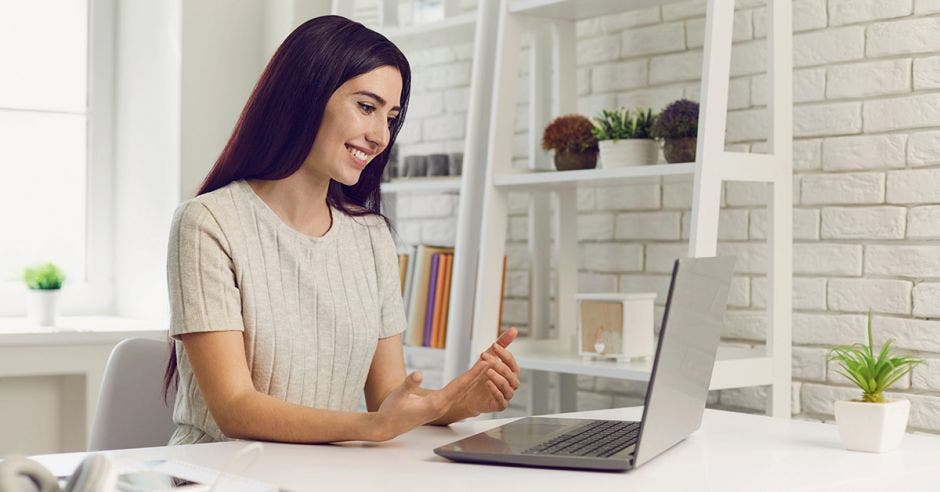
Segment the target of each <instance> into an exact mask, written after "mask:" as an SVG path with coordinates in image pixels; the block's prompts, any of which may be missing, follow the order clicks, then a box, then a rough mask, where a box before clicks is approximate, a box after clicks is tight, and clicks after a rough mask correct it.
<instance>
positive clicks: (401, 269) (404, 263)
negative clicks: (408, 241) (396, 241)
mask: <svg viewBox="0 0 940 492" xmlns="http://www.w3.org/2000/svg"><path fill="white" fill-rule="evenodd" d="M408 260H409V257H408V254H407V253H399V254H398V276H399V279H398V280H399V282H398V284H399V285H400V286H401V296H402V298H404V297H405V280H406V279H407V278H408V263H409V261H408Z"/></svg>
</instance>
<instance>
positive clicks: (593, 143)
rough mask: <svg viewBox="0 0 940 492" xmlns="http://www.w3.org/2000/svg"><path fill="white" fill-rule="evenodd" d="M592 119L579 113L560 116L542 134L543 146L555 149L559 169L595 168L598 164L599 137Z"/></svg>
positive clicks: (556, 166)
mask: <svg viewBox="0 0 940 492" xmlns="http://www.w3.org/2000/svg"><path fill="white" fill-rule="evenodd" d="M593 128H594V125H593V124H591V120H589V119H587V118H585V117H584V116H581V115H578V114H569V115H565V116H559V117H558V118H555V119H554V120H552V122H551V123H549V125H548V126H547V127H545V132H544V133H543V134H542V148H543V149H545V150H554V151H555V168H557V169H558V170H559V171H569V170H574V169H594V167H596V166H597V138H596V137H595V136H594V133H592V131H591V130H593Z"/></svg>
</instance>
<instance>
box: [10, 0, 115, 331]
mask: <svg viewBox="0 0 940 492" xmlns="http://www.w3.org/2000/svg"><path fill="white" fill-rule="evenodd" d="M112 12H113V5H111V4H110V1H107V2H99V1H96V0H89V1H87V2H82V1H74V0H41V1H28V2H21V1H13V0H0V72H2V74H3V75H2V76H0V168H2V170H3V174H2V176H3V177H4V181H5V183H4V186H3V192H2V193H0V231H2V232H0V315H19V314H22V313H23V312H24V311H25V307H24V302H23V296H22V295H21V293H22V291H23V289H24V287H23V286H22V284H21V282H20V281H19V277H20V274H21V272H22V270H23V268H24V267H25V266H27V265H29V264H33V263H37V262H43V261H54V262H56V263H57V264H58V265H59V266H60V267H62V269H63V270H64V271H65V273H66V275H67V279H66V285H65V289H66V291H67V292H69V294H68V295H66V296H63V297H64V299H63V301H64V304H63V306H62V307H63V311H64V314H70V313H81V312H85V313H89V312H102V311H103V310H105V309H107V307H108V306H110V304H111V299H110V297H111V296H110V289H109V288H108V287H107V284H108V283H107V279H108V277H109V276H110V269H111V267H110V262H109V260H108V251H107V250H108V248H109V245H110V241H109V240H108V237H109V234H110V226H109V225H108V222H109V221H108V220H107V217H108V215H109V214H108V212H109V210H108V203H109V202H110V197H111V191H110V187H109V186H107V183H109V182H110V175H111V171H110V150H109V149H110V140H111V138H110V131H111V121H110V119H111V118H110V108H111V99H112V94H111V92H112V91H111V85H112V82H111V78H112V73H113V70H112V68H113V66H112V65H113V64H112V61H111V60H112V56H111V47H110V43H111V39H112V30H113V29H112V27H111V20H112V18H113V14H112Z"/></svg>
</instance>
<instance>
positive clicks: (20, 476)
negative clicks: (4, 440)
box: [0, 454, 117, 492]
mask: <svg viewBox="0 0 940 492" xmlns="http://www.w3.org/2000/svg"><path fill="white" fill-rule="evenodd" d="M116 482H117V473H116V471H115V469H114V464H113V463H112V462H111V460H110V459H108V457H107V456H105V455H103V454H93V455H91V456H88V457H87V458H85V459H84V460H83V461H82V463H81V464H80V465H78V468H76V469H75V472H74V473H72V476H71V477H70V478H69V481H68V483H66V485H65V488H62V487H59V481H58V479H57V478H56V477H55V476H54V475H53V474H52V473H51V472H49V470H47V469H46V468H45V467H44V466H42V465H40V464H39V463H37V462H35V461H33V460H31V459H28V458H24V457H20V456H17V457H10V458H7V459H5V460H3V461H2V462H0V491H3V492H34V491H38V492H111V491H112V490H114V487H115V485H116Z"/></svg>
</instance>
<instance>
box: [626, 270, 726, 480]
mask: <svg viewBox="0 0 940 492" xmlns="http://www.w3.org/2000/svg"><path fill="white" fill-rule="evenodd" d="M733 270H734V258H733V257H720V258H683V259H680V260H676V263H675V265H674V266H673V277H672V285H671V286H670V288H669V297H668V299H667V300H666V310H665V313H664V314H663V324H662V329H661V330H660V341H659V344H658V346H657V353H656V358H655V359H654V362H653V371H652V375H651V377H650V382H649V386H648V387H647V390H646V406H645V407H644V409H643V421H642V424H641V428H640V435H639V439H638V441H637V442H638V444H637V449H636V459H635V460H634V467H636V466H639V465H641V464H643V463H646V462H647V461H649V460H650V459H652V458H654V457H655V456H656V455H658V454H660V453H662V452H663V451H665V450H667V449H669V448H670V447H672V446H673V445H675V444H676V443H678V442H679V441H682V440H683V439H685V438H686V437H688V435H689V434H691V433H692V432H693V431H695V430H696V429H698V428H699V426H700V425H701V423H702V413H703V412H704V411H705V400H706V399H707V398H708V386H709V383H710V382H711V377H712V368H713V367H714V363H715V354H716V351H717V350H718V340H719V338H720V335H721V326H722V322H723V320H724V314H725V307H726V304H727V302H728V290H729V287H730V284H731V274H732V272H733Z"/></svg>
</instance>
